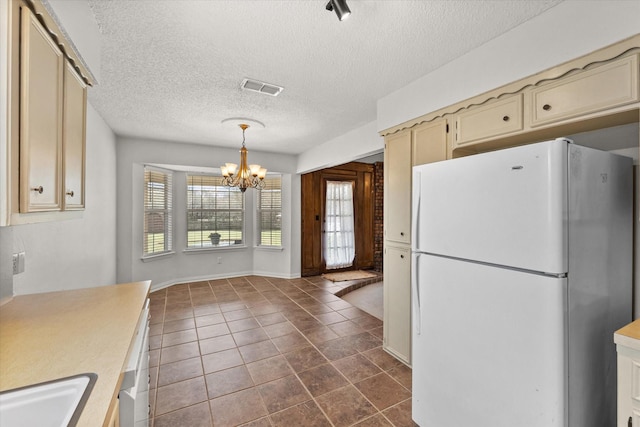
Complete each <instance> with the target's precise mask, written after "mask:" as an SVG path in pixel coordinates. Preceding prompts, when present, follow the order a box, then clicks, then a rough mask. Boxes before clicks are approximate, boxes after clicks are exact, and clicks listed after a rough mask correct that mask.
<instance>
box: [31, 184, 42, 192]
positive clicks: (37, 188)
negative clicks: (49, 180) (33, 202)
mask: <svg viewBox="0 0 640 427" xmlns="http://www.w3.org/2000/svg"><path fill="white" fill-rule="evenodd" d="M31 190H33V191H35V192H36V193H38V194H42V192H43V191H44V188H43V187H42V185H41V186H39V187H33V188H32V189H31Z"/></svg>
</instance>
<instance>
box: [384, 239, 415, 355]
mask: <svg viewBox="0 0 640 427" xmlns="http://www.w3.org/2000/svg"><path fill="white" fill-rule="evenodd" d="M383 293H384V314H383V317H384V322H383V335H384V338H383V345H384V348H385V350H387V351H388V352H389V353H391V354H393V355H394V356H395V357H397V358H398V359H400V360H402V361H403V362H405V363H406V364H411V251H410V249H409V247H402V246H392V245H387V246H386V248H385V254H384V289H383Z"/></svg>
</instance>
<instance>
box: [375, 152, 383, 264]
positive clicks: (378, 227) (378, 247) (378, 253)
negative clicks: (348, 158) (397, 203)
mask: <svg viewBox="0 0 640 427" xmlns="http://www.w3.org/2000/svg"><path fill="white" fill-rule="evenodd" d="M374 176H375V177H374V180H375V196H374V203H375V207H374V210H373V234H374V239H373V245H374V246H373V247H374V249H373V262H374V265H375V267H374V269H375V270H376V271H382V254H383V249H384V163H383V162H376V163H375V164H374Z"/></svg>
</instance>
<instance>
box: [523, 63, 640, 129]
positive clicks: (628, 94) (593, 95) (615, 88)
mask: <svg viewBox="0 0 640 427" xmlns="http://www.w3.org/2000/svg"><path fill="white" fill-rule="evenodd" d="M530 94H531V95H530V96H531V126H532V127H535V126H541V125H545V124H548V123H553V122H558V121H561V120H567V119H572V118H575V117H579V116H582V115H587V114H591V113H597V112H599V111H603V110H608V109H611V108H616V107H620V106H622V105H625V104H629V103H633V102H637V101H638V100H639V99H640V96H639V93H638V55H637V54H636V55H632V56H627V57H625V58H622V59H620V60H617V61H615V62H611V63H609V64H605V65H602V66H600V67H597V68H593V69H591V70H588V71H584V72H581V73H579V74H575V75H573V76H570V77H567V78H563V79H560V80H558V81H556V82H553V83H550V84H546V85H543V86H540V87H538V88H535V89H533V90H532V91H531V93H530Z"/></svg>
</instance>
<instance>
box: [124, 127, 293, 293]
mask: <svg viewBox="0 0 640 427" xmlns="http://www.w3.org/2000/svg"><path fill="white" fill-rule="evenodd" d="M117 156H118V161H117V176H118V214H117V215H118V273H117V277H118V281H120V282H122V281H130V280H147V279H149V280H152V288H153V289H158V288H161V287H165V286H168V285H171V284H174V283H180V282H184V281H195V280H204V279H213V278H220V277H232V276H240V275H245V274H261V275H266V276H274V277H285V278H291V277H299V276H300V239H299V235H300V234H299V230H300V201H299V198H300V197H299V195H300V176H299V175H297V174H295V161H294V158H293V156H288V155H281V154H270V153H261V152H257V151H252V150H250V151H249V160H250V161H251V162H252V163H254V162H255V163H258V164H260V165H262V166H264V167H266V168H267V169H268V170H270V171H272V172H279V173H282V174H283V180H282V185H283V194H282V196H283V202H282V203H283V218H282V224H283V230H282V237H283V250H282V251H277V250H267V249H256V248H254V247H253V243H254V241H255V238H254V228H253V222H254V207H255V200H254V197H255V195H254V192H253V190H251V189H249V190H247V192H246V193H245V195H246V199H245V224H246V226H245V242H246V244H247V247H245V248H227V249H212V250H205V251H198V252H193V251H189V252H185V251H184V249H185V247H186V224H187V219H186V174H185V173H184V172H175V173H174V253H173V254H171V255H167V256H162V257H158V258H155V259H153V260H145V261H143V260H142V259H141V257H142V234H143V229H142V225H143V221H142V213H143V212H142V200H143V189H144V185H143V182H144V181H143V179H144V175H143V172H144V165H145V164H156V165H174V167H175V168H176V169H177V168H181V169H184V168H185V167H187V169H188V167H189V166H191V167H196V168H199V167H217V166H218V165H220V164H223V163H225V162H230V161H238V160H239V158H238V156H239V154H238V150H237V149H227V148H220V147H211V146H204V145H197V144H187V143H173V142H167V141H150V140H141V139H131V138H121V139H119V140H118V149H117ZM218 257H221V258H222V260H221V263H218Z"/></svg>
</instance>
